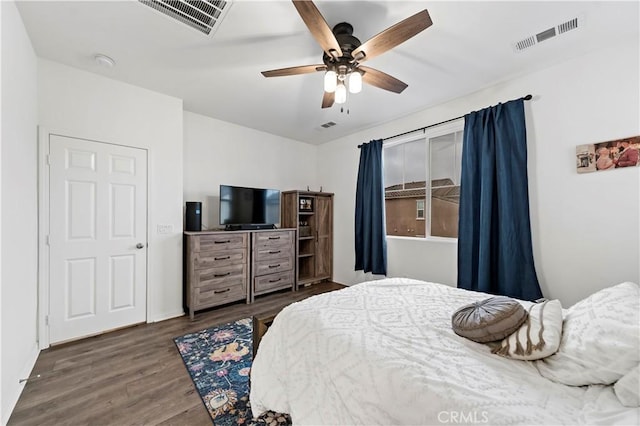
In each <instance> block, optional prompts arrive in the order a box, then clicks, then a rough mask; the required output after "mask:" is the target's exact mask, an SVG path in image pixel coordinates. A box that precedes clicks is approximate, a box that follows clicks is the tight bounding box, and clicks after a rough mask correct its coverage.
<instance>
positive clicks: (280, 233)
mask: <svg viewBox="0 0 640 426" xmlns="http://www.w3.org/2000/svg"><path fill="white" fill-rule="evenodd" d="M251 237H252V238H251V247H252V252H251V302H253V298H254V296H259V295H261V294H265V293H269V292H272V291H276V290H282V289H285V288H291V289H294V290H295V268H294V265H295V238H296V231H295V230H294V229H283V230H271V231H258V232H252V233H251Z"/></svg>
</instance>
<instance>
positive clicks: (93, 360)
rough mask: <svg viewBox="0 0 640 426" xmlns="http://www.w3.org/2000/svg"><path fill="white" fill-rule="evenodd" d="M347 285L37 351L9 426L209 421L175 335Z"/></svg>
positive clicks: (281, 296) (321, 287) (260, 299)
mask: <svg viewBox="0 0 640 426" xmlns="http://www.w3.org/2000/svg"><path fill="white" fill-rule="evenodd" d="M343 287H344V286H343V285H341V284H336V283H320V284H315V285H312V286H309V287H305V288H303V289H301V290H299V291H297V292H291V291H284V292H279V293H274V294H271V295H267V296H262V297H258V298H256V301H255V303H253V304H250V305H247V304H245V303H242V302H240V303H235V304H232V305H227V306H225V307H222V308H216V309H210V310H207V311H202V312H201V313H197V314H196V317H195V321H193V322H192V321H190V320H189V317H188V316H183V317H180V318H174V319H171V320H167V321H162V322H158V323H153V324H142V325H138V326H134V327H130V328H126V329H122V330H118V331H113V332H110V333H105V334H102V335H100V336H95V337H90V338H87V339H83V340H79V341H76V342H72V343H67V344H64V345H61V346H57V347H52V348H50V349H47V350H44V351H42V352H41V353H40V356H39V357H38V361H37V362H36V365H35V367H34V370H33V373H32V377H34V376H36V375H38V374H40V376H41V377H40V378H34V379H32V380H30V381H29V382H28V383H27V385H26V387H25V389H24V391H23V392H22V396H21V397H20V400H19V401H18V404H17V405H16V408H15V410H14V411H13V414H12V415H11V418H10V419H9V423H8V424H9V425H86V424H92V425H133V424H136V425H139V424H159V425H211V419H210V417H209V415H208V414H207V411H206V409H205V408H204V406H203V404H202V401H201V400H200V396H199V395H198V393H197V392H196V390H195V388H194V386H193V382H192V381H191V378H190V377H189V373H188V372H187V370H186V368H185V367H184V364H183V363H182V359H181V358H180V355H179V354H178V351H177V349H176V347H175V344H174V343H173V338H174V337H177V336H180V335H183V334H186V333H190V332H194V331H198V330H201V329H204V328H207V327H211V326H214V325H216V324H222V323H225V322H229V321H234V320H237V319H240V318H246V317H250V316H252V315H254V314H263V313H266V312H268V311H272V310H275V309H280V308H282V307H284V306H286V305H289V304H290V303H293V302H296V301H299V300H302V299H305V298H307V297H309V296H312V295H315V294H319V293H324V292H327V291H333V290H338V289H340V288H343Z"/></svg>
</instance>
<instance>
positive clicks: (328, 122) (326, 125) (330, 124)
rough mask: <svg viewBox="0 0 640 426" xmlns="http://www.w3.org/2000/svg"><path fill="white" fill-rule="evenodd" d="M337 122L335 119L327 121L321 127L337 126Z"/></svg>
mask: <svg viewBox="0 0 640 426" xmlns="http://www.w3.org/2000/svg"><path fill="white" fill-rule="evenodd" d="M335 125H336V123H334V122H333V121H327V122H326V123H324V124H321V125H320V127H324V128H325V129H328V128H329V127H333V126H335Z"/></svg>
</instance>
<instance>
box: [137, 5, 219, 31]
mask: <svg viewBox="0 0 640 426" xmlns="http://www.w3.org/2000/svg"><path fill="white" fill-rule="evenodd" d="M139 1H140V3H142V4H146V5H147V6H149V7H152V8H154V9H155V10H157V11H159V12H161V13H163V14H165V15H167V16H170V17H172V18H173V19H176V20H178V21H180V22H182V23H183V24H186V25H188V26H190V27H191V28H195V29H196V30H198V31H200V32H202V33H204V34H207V35H213V33H214V32H215V30H216V29H217V28H218V26H219V25H220V22H221V21H222V18H223V17H224V16H225V15H226V13H227V11H228V10H229V8H230V7H231V1H230V0H229V1H223V0H139Z"/></svg>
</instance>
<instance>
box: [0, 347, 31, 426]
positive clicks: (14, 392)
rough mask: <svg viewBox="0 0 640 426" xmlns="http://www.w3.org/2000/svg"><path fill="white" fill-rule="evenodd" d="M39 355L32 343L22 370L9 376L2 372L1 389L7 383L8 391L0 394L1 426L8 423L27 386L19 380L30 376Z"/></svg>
mask: <svg viewBox="0 0 640 426" xmlns="http://www.w3.org/2000/svg"><path fill="white" fill-rule="evenodd" d="M39 355H40V349H39V348H38V343H37V342H34V344H33V346H32V347H31V350H30V351H29V354H28V355H27V357H26V361H25V363H24V364H23V365H22V368H21V369H20V370H19V372H18V374H11V371H7V370H3V371H2V381H3V387H4V383H6V382H7V381H8V383H9V386H7V387H8V390H7V391H5V392H3V394H2V424H3V425H6V424H7V423H8V422H9V418H10V417H11V413H13V409H14V408H16V404H17V403H18V399H20V395H21V394H22V390H23V389H24V387H25V385H26V384H27V382H22V383H20V379H25V378H28V377H30V376H31V372H32V371H33V367H35V365H36V361H37V360H38V356H39Z"/></svg>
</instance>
